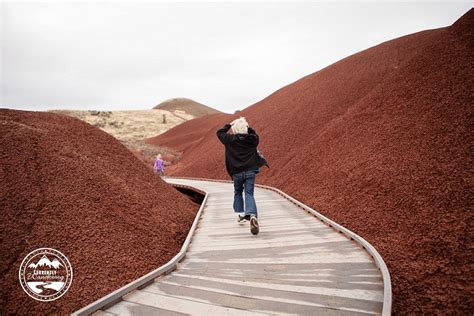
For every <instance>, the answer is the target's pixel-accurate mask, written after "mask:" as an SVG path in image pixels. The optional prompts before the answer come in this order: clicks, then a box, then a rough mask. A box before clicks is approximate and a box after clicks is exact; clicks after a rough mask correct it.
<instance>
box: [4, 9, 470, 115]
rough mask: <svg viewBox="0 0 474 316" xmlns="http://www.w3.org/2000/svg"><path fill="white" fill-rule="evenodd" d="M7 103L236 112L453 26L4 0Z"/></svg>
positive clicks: (384, 17)
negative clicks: (385, 46)
mask: <svg viewBox="0 0 474 316" xmlns="http://www.w3.org/2000/svg"><path fill="white" fill-rule="evenodd" d="M1 6H2V7H1V8H2V11H1V18H2V19H1V20H2V22H1V23H2V36H1V66H2V67H1V75H2V77H1V79H2V80H1V106H2V107H9V108H19V109H30V110H45V109H52V108H73V109H146V108H151V107H152V106H154V105H156V104H157V103H159V102H161V101H163V100H165V99H168V98H172V97H189V98H192V99H195V100H197V101H199V102H202V103H204V104H207V105H210V106H214V107H216V108H218V109H221V110H223V111H227V112H233V111H234V110H236V109H242V108H244V107H247V106H249V105H251V104H253V103H255V102H257V101H259V100H261V99H263V98H265V97H266V96H267V95H269V94H271V93H272V92H274V91H275V90H277V89H279V88H281V87H282V86H284V85H287V84H289V83H291V82H293V81H295V80H297V79H299V78H301V77H303V76H305V75H308V74H310V73H313V72H315V71H317V70H319V69H321V68H324V67H325V66H327V65H329V64H331V63H334V62H336V61H337V60H339V59H341V58H344V57H346V56H349V55H351V54H353V53H356V52H357V51H360V50H363V49H366V48H368V47H370V46H373V45H376V44H379V43H381V42H383V41H386V40H389V39H392V38H396V37H399V36H402V35H406V34H410V33H414V32H417V31H420V30H424V29H430V28H438V27H443V26H448V25H450V24H452V23H453V22H454V21H455V20H456V19H457V18H459V17H460V16H461V15H462V14H463V13H465V12H466V11H468V10H469V8H471V7H472V1H468V2H445V3H439V2H437V3H430V2H420V3H406V2H402V3H387V2H381V3H376V2H372V3H367V2H364V3H358V2H352V3H335V4H334V3H325V2H318V3H314V2H313V3H310V2H305V3H259V4H256V3H250V2H242V3H163V2H161V3H151V2H145V3H134V2H128V3H120V4H114V3H113V2H104V3H95V2H66V3H62V2H36V3H26V2H15V3H14V2H2V4H1Z"/></svg>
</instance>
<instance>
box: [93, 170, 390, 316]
mask: <svg viewBox="0 0 474 316" xmlns="http://www.w3.org/2000/svg"><path fill="white" fill-rule="evenodd" d="M168 181H169V182H170V183H176V184H184V185H189V186H193V187H195V188H197V189H200V190H202V191H206V192H207V193H208V199H207V203H206V205H205V207H204V209H203V213H202V216H201V219H200V221H199V224H198V226H197V229H196V231H195V233H194V236H193V239H192V242H191V245H190V248H189V250H188V252H187V254H186V258H185V259H184V261H182V262H181V263H180V264H179V265H178V266H177V269H176V270H174V271H173V272H172V273H170V274H168V275H165V276H162V277H160V278H157V279H156V280H155V281H154V282H153V283H152V284H151V285H148V286H146V287H144V288H142V289H140V290H136V291H133V292H131V293H130V294H127V295H125V296H124V297H123V300H122V301H121V302H119V303H117V304H115V305H113V306H112V307H109V308H108V309H106V310H105V311H100V312H98V313H97V314H105V315H107V314H119V315H158V314H159V315H181V314H196V315H228V314H229V315H230V314H236V315H247V314H253V315H258V314H298V315H349V314H350V315H355V314H380V313H382V302H383V294H384V285H383V278H382V275H381V272H380V270H379V269H378V268H377V267H376V265H375V263H374V260H373V259H372V257H371V256H369V255H368V254H367V252H366V251H365V249H363V248H362V247H360V246H359V245H358V244H357V243H356V242H354V241H353V240H350V239H348V238H347V237H346V236H345V235H343V234H340V233H338V232H336V231H335V230H333V229H332V228H331V227H329V226H327V225H326V224H324V223H322V222H321V221H319V220H317V219H315V217H314V216H311V215H309V214H308V213H307V212H304V211H303V210H301V209H300V208H298V207H297V206H296V205H294V204H293V203H291V202H290V201H288V200H287V199H285V198H284V197H282V196H281V195H280V194H278V193H276V192H273V191H270V190H267V189H263V188H255V197H256V201H257V207H258V212H259V224H260V233H259V235H257V236H254V235H252V234H251V233H250V229H249V223H248V222H244V223H238V222H237V215H235V214H234V213H233V210H232V200H233V186H232V184H230V183H219V182H210V181H197V180H188V179H168Z"/></svg>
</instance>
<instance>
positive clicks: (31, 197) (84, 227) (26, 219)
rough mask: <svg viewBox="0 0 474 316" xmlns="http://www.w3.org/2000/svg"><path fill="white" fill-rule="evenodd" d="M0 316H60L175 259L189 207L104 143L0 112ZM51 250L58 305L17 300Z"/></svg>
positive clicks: (36, 115)
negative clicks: (62, 268)
mask: <svg viewBox="0 0 474 316" xmlns="http://www.w3.org/2000/svg"><path fill="white" fill-rule="evenodd" d="M0 123H1V124H0V160H1V165H2V168H1V172H0V176H1V183H2V190H1V193H0V197H1V198H0V208H1V210H2V215H1V219H2V220H1V224H0V240H1V258H0V260H1V262H2V265H1V268H0V270H1V284H2V287H1V298H0V313H1V314H2V315H7V314H8V315H9V314H12V315H13V314H18V315H27V314H48V315H50V314H68V313H71V312H72V311H74V310H77V309H79V308H81V307H83V306H85V305H87V304H89V303H91V302H93V301H94V300H96V299H98V298H100V297H102V296H104V295H106V294H108V293H110V292H112V291H114V290H116V289H118V288H120V287H121V286H123V285H125V284H126V283H128V282H130V281H132V280H134V279H137V278H139V277H141V276H143V275H145V274H146V273H148V272H150V271H152V270H153V269H155V268H157V267H159V266H160V265H162V264H163V263H165V262H167V261H168V260H169V259H171V258H172V257H173V256H174V255H176V254H177V253H178V251H179V250H180V248H181V244H182V242H183V241H184V239H185V238H186V235H187V233H188V230H189V228H190V227H191V224H192V221H193V220H194V215H195V212H196V211H197V206H196V205H194V204H193V203H191V202H190V201H188V199H187V198H185V197H183V196H182V195H181V194H180V193H178V192H177V191H175V190H174V189H173V188H171V187H170V186H169V185H167V184H166V183H164V182H163V181H162V180H161V179H160V178H159V177H157V176H155V175H154V174H153V172H152V171H151V170H150V169H149V168H148V167H147V166H146V165H145V164H143V163H142V162H140V160H138V159H137V158H136V157H135V156H134V155H133V154H132V153H131V152H130V151H128V150H127V149H126V148H125V147H124V146H123V145H122V144H121V143H120V142H118V141H117V140H116V139H115V138H114V137H112V136H110V135H108V134H106V133H105V132H102V131H101V130H99V129H97V128H95V127H93V126H91V125H89V124H87V123H84V122H82V121H80V120H79V119H75V118H72V117H68V116H63V115H59V114H53V113H40V112H26V111H13V110H5V109H2V110H0ZM43 247H49V248H55V249H57V250H59V251H61V252H62V253H63V254H64V255H66V257H68V259H69V261H70V262H71V265H72V268H73V271H74V279H73V283H72V285H71V287H70V288H69V290H68V292H67V293H66V294H65V295H64V296H63V297H61V298H60V299H59V300H56V301H53V302H49V303H44V302H38V301H35V300H33V299H32V298H30V297H29V296H27V294H26V293H24V292H23V290H22V288H21V286H20V284H19V280H18V271H19V267H20V264H21V261H22V260H23V258H24V257H25V256H26V255H27V254H28V253H29V252H31V251H33V250H35V249H37V248H43Z"/></svg>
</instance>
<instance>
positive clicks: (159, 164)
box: [153, 154, 165, 177]
mask: <svg viewBox="0 0 474 316" xmlns="http://www.w3.org/2000/svg"><path fill="white" fill-rule="evenodd" d="M153 170H155V173H157V174H158V175H159V176H160V177H162V176H164V175H165V162H164V161H163V159H162V158H161V154H158V155H156V160H155V164H154V165H153Z"/></svg>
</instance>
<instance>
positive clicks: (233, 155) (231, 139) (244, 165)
mask: <svg viewBox="0 0 474 316" xmlns="http://www.w3.org/2000/svg"><path fill="white" fill-rule="evenodd" d="M230 127H231V126H230V124H226V125H225V126H224V127H223V128H221V129H219V130H218V131H217V137H218V138H219V140H220V141H221V143H223V144H224V146H225V167H226V169H227V173H229V175H230V176H231V177H232V175H234V174H236V173H239V172H242V171H249V170H254V169H258V166H257V146H258V142H259V139H258V135H257V133H255V131H254V130H253V129H252V128H250V127H249V128H248V134H236V135H231V134H227V132H228V131H229V130H230Z"/></svg>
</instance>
